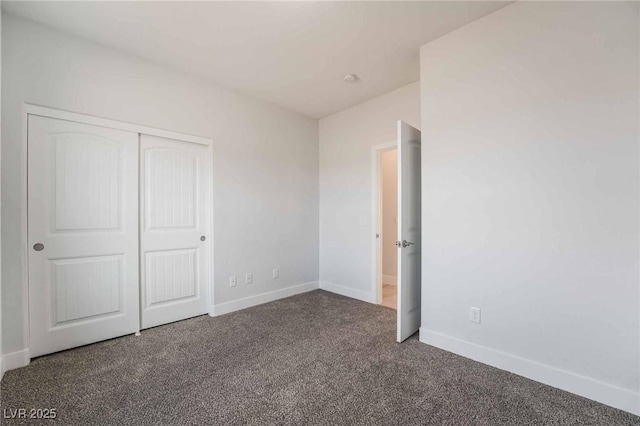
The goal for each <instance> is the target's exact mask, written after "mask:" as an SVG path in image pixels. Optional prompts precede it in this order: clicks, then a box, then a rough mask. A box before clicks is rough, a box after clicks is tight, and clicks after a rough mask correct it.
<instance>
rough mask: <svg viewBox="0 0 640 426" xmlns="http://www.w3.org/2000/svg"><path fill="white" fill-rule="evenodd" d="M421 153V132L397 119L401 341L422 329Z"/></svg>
mask: <svg viewBox="0 0 640 426" xmlns="http://www.w3.org/2000/svg"><path fill="white" fill-rule="evenodd" d="M420 152H421V141H420V131H419V130H418V129H415V128H414V127H411V126H410V125H408V124H406V123H404V122H402V121H398V240H399V241H398V243H397V245H398V310H397V315H398V320H397V327H398V329H397V341H398V342H402V341H404V340H406V339H407V338H408V337H409V336H411V335H412V334H413V333H415V332H416V331H418V329H419V328H420V287H421V263H422V260H421V251H422V250H421V220H422V219H421V180H420V179H421V178H420V174H421V173H420V171H421V158H420V155H421V154H420Z"/></svg>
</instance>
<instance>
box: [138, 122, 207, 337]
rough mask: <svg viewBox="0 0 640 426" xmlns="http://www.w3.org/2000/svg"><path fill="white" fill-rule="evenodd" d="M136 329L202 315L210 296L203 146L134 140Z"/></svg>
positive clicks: (147, 138) (144, 138) (157, 139)
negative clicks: (138, 190)
mask: <svg viewBox="0 0 640 426" xmlns="http://www.w3.org/2000/svg"><path fill="white" fill-rule="evenodd" d="M140 152H141V158H140V185H141V186H140V188H141V192H142V197H141V200H140V208H141V211H142V215H141V218H140V223H141V230H140V232H141V238H140V245H141V254H140V268H141V278H142V280H141V281H142V285H141V295H142V303H141V305H142V315H141V316H142V328H149V327H154V326H157V325H160V324H166V323H169V322H172V321H178V320H181V319H185V318H190V317H193V316H196V315H202V314H205V313H207V311H208V310H207V304H208V303H207V302H208V300H209V297H210V289H209V282H210V277H209V274H210V269H209V265H210V261H211V259H210V249H209V247H210V241H211V235H210V231H209V226H210V217H211V207H210V205H211V195H210V194H211V186H210V185H211V177H210V176H211V164H210V163H211V161H210V158H211V154H210V150H209V147H208V146H206V145H200V144H196V143H189V142H182V141H178V140H173V139H166V138H160V137H156V136H148V135H141V139H140Z"/></svg>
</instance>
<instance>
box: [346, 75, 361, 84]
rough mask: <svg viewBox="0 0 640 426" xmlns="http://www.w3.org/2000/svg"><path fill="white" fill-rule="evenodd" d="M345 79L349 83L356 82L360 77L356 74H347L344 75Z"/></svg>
mask: <svg viewBox="0 0 640 426" xmlns="http://www.w3.org/2000/svg"><path fill="white" fill-rule="evenodd" d="M344 81H346V82H347V83H355V82H356V81H358V77H357V76H356V75H355V74H347V75H345V76H344Z"/></svg>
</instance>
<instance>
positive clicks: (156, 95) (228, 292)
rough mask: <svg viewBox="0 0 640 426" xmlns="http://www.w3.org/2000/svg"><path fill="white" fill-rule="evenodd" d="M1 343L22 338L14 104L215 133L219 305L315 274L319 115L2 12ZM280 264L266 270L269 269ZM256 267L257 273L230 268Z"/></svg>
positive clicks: (12, 346) (10, 347) (19, 161)
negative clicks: (233, 280) (248, 278)
mask: <svg viewBox="0 0 640 426" xmlns="http://www.w3.org/2000/svg"><path fill="white" fill-rule="evenodd" d="M3 21H4V22H3V26H2V31H3V37H2V50H3V54H4V58H3V62H4V63H3V65H4V67H3V68H4V69H3V73H2V86H3V89H4V90H3V93H2V95H3V96H2V119H3V126H2V228H3V229H4V233H3V238H2V253H3V254H4V256H3V259H2V292H3V298H2V299H3V300H2V303H3V306H2V315H3V326H4V334H3V343H4V344H3V350H4V352H5V353H10V352H14V351H19V350H21V349H22V348H23V347H24V346H25V342H23V339H22V331H23V322H22V312H21V310H22V306H23V305H22V302H23V294H22V287H21V285H22V281H23V279H24V276H23V272H22V265H23V264H24V263H25V257H24V256H23V253H22V252H21V250H20V247H21V228H22V227H23V226H25V220H26V218H25V217H24V215H23V214H24V212H22V211H21V210H20V208H21V204H20V202H21V201H20V200H21V195H22V194H23V193H24V191H25V188H24V186H23V184H22V183H21V180H20V178H21V174H22V172H23V169H24V164H23V158H24V157H23V155H24V149H25V147H24V146H23V145H22V142H21V123H22V117H21V103H22V102H25V101H26V102H30V103H35V104H40V105H44V106H50V107H55V108H59V109H64V110H70V111H75V112H81V113H84V114H90V115H96V116H101V117H106V118H110V119H114V120H121V121H127V122H133V123H138V124H143V125H147V126H152V127H158V128H163V129H169V130H173V131H178V132H183V133H188V134H195V135H199V136H207V137H211V138H213V140H214V146H213V151H214V154H213V155H214V158H213V169H214V222H215V224H214V227H215V232H214V250H215V255H214V268H215V277H214V278H215V294H214V297H215V303H216V304H222V303H225V302H229V301H232V300H237V299H240V298H243V297H248V296H252V295H256V294H260V293H264V292H267V291H273V290H277V289H282V288H286V287H290V286H294V285H298V284H302V283H306V282H314V281H316V282H317V280H318V122H317V120H314V119H310V118H307V117H305V116H302V115H300V114H297V113H293V112H289V111H287V110H284V109H282V108H280V107H277V106H274V105H271V104H268V103H264V102H261V101H256V100H252V99H249V98H247V97H243V96H241V95H239V94H237V93H235V92H233V91H230V90H227V89H224V88H221V87H218V86H213V85H210V84H206V83H202V82H200V81H198V80H197V79H195V78H191V77H189V76H186V75H184V74H180V73H178V72H173V71H171V70H168V69H166V68H162V67H159V66H157V65H154V64H152V63H149V62H145V61H143V60H139V59H136V58H134V57H132V56H128V55H125V54H121V53H119V52H116V51H114V50H110V49H107V48H104V47H101V46H98V45H95V44H92V43H89V42H85V41H82V40H80V39H77V38H73V37H69V36H66V35H63V34H61V33H58V32H55V31H52V30H49V29H47V28H45V27H42V26H39V25H36V24H32V23H29V22H27V21H24V20H21V19H18V18H14V17H11V16H6V15H3ZM275 267H278V268H279V269H280V278H279V279H278V280H273V279H272V278H271V271H272V269H273V268H275ZM245 272H253V276H254V283H253V284H252V285H250V286H246V285H245V284H244V281H243V280H240V282H239V283H238V286H237V287H234V288H230V287H229V284H228V283H229V276H230V275H238V276H239V277H240V276H244V273H245Z"/></svg>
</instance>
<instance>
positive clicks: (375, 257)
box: [371, 141, 398, 305]
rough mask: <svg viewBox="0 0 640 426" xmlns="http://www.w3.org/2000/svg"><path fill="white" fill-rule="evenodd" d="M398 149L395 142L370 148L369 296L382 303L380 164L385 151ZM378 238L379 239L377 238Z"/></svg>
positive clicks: (377, 302)
mask: <svg viewBox="0 0 640 426" xmlns="http://www.w3.org/2000/svg"><path fill="white" fill-rule="evenodd" d="M394 149H398V143H397V142H395V141H394V142H387V143H383V144H379V145H374V146H372V147H371V295H372V296H373V300H374V301H375V303H376V304H378V305H379V304H381V303H382V173H381V171H382V164H381V157H382V153H383V152H385V151H391V150H394ZM378 236H379V237H378Z"/></svg>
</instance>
